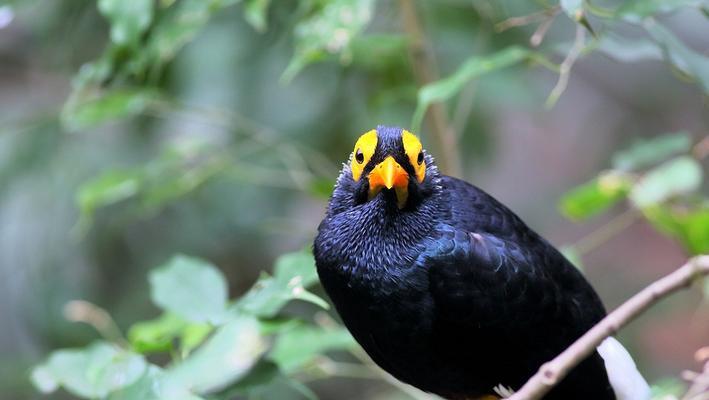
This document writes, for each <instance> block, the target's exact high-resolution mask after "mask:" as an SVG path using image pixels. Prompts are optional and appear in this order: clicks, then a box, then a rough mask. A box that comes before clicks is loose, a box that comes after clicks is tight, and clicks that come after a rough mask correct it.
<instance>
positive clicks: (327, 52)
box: [281, 0, 374, 82]
mask: <svg viewBox="0 0 709 400" xmlns="http://www.w3.org/2000/svg"><path fill="white" fill-rule="evenodd" d="M373 6H374V2H373V1H372V0H332V1H328V2H323V5H322V7H321V8H320V9H318V10H317V11H316V12H315V13H314V14H312V15H311V16H310V17H308V18H306V19H305V20H303V21H301V22H300V23H298V25H297V26H296V28H295V33H294V34H295V52H294V54H293V58H292V59H291V61H290V63H289V64H288V67H286V70H285V71H284V72H283V75H282V76H281V80H282V81H283V82H290V81H291V80H292V79H293V78H294V77H295V76H296V75H297V74H298V73H299V72H300V71H301V70H302V69H303V68H305V67H306V66H307V65H308V64H311V63H313V62H316V61H320V60H323V59H325V58H327V57H329V56H331V55H336V54H340V55H341V56H342V57H341V59H342V60H343V61H347V60H348V59H349V58H351V54H350V52H349V44H350V41H351V40H352V39H353V38H354V37H355V36H357V35H358V34H359V33H360V32H361V31H362V30H363V29H364V27H365V26H367V24H368V23H369V21H370V19H371V18H372V12H373Z"/></svg>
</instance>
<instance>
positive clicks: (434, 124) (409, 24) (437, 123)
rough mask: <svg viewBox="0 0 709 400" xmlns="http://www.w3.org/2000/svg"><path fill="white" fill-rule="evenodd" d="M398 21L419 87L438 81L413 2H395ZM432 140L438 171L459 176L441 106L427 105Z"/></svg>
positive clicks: (452, 140) (454, 146)
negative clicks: (399, 11)
mask: <svg viewBox="0 0 709 400" xmlns="http://www.w3.org/2000/svg"><path fill="white" fill-rule="evenodd" d="M399 9H400V10H401V19H402V24H403V27H404V31H405V32H406V35H407V36H408V37H409V39H410V41H409V57H410V58H411V64H412V66H413V70H414V77H415V78H416V83H417V85H418V86H419V87H423V86H425V85H427V84H429V83H431V82H435V81H437V80H438V79H439V75H438V70H437V68H436V60H435V58H434V57H433V52H432V51H431V46H430V44H429V42H428V40H427V39H426V35H425V33H424V31H423V27H422V26H421V22H420V21H419V18H418V15H417V13H416V7H415V5H414V2H413V0H399ZM426 122H427V123H428V127H429V129H430V130H431V133H432V136H433V138H434V139H435V141H436V150H437V153H438V154H439V157H437V160H438V167H439V168H440V169H441V170H442V171H443V172H445V173H447V174H448V175H453V176H460V173H461V164H460V156H459V154H458V151H457V148H458V143H457V142H458V141H457V140H456V135H455V134H454V132H453V130H452V129H451V126H450V121H449V120H448V114H447V112H446V109H445V106H444V105H443V104H442V103H440V102H437V103H434V104H431V106H430V107H429V109H428V118H427V119H426Z"/></svg>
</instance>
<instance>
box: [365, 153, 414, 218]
mask: <svg viewBox="0 0 709 400" xmlns="http://www.w3.org/2000/svg"><path fill="white" fill-rule="evenodd" d="M408 186H409V174H408V173H407V172H406V171H405V170H404V168H402V167H401V165H399V163H397V162H396V161H395V160H394V157H392V156H389V157H387V158H385V159H384V161H382V162H380V163H379V164H377V166H376V167H374V169H373V170H372V172H370V173H369V198H372V197H374V196H375V195H377V193H379V191H381V190H382V188H387V189H391V188H394V189H395V190H396V197H397V200H398V201H397V203H398V205H399V208H402V207H403V206H404V204H406V197H407V195H408V190H407V189H408Z"/></svg>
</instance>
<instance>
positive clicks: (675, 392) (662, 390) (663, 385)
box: [650, 377, 687, 400]
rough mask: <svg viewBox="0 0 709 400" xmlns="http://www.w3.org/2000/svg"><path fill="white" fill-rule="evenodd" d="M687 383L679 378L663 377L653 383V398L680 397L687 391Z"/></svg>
mask: <svg viewBox="0 0 709 400" xmlns="http://www.w3.org/2000/svg"><path fill="white" fill-rule="evenodd" d="M686 387H687V385H685V384H684V382H682V381H681V380H679V379H677V378H674V377H673V378H663V379H660V380H659V381H657V382H654V383H653V384H652V387H651V388H650V390H651V392H652V398H653V399H656V400H664V399H672V398H679V397H680V396H682V395H684V393H685V392H686V391H687V389H686Z"/></svg>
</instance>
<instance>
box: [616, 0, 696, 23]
mask: <svg viewBox="0 0 709 400" xmlns="http://www.w3.org/2000/svg"><path fill="white" fill-rule="evenodd" d="M702 4H706V0H626V1H624V2H623V5H621V6H620V7H619V8H618V10H617V11H616V13H615V16H616V18H622V19H624V20H626V21H628V22H640V21H641V20H643V19H645V18H648V17H653V16H656V15H658V14H663V13H667V12H672V11H675V10H677V9H680V8H684V7H700V6H701V5H702Z"/></svg>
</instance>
